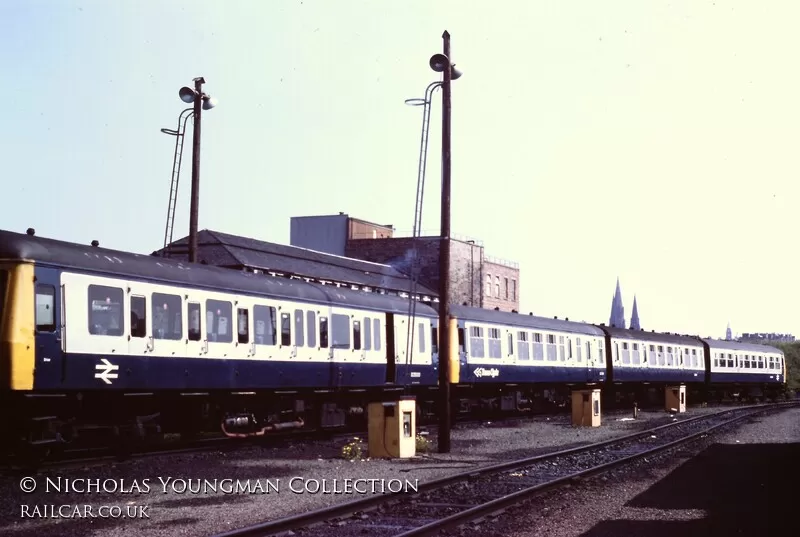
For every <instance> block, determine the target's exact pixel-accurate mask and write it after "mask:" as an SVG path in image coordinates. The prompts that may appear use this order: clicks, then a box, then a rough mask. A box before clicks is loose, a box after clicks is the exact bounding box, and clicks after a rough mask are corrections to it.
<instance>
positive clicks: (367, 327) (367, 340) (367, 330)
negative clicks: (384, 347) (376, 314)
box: [364, 317, 372, 351]
mask: <svg viewBox="0 0 800 537" xmlns="http://www.w3.org/2000/svg"><path fill="white" fill-rule="evenodd" d="M364 350H365V351H369V350H372V323H371V322H370V318H369V317H364Z"/></svg>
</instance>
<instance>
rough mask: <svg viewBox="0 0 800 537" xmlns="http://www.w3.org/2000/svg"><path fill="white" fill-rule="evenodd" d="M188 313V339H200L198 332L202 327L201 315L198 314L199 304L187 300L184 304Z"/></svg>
mask: <svg viewBox="0 0 800 537" xmlns="http://www.w3.org/2000/svg"><path fill="white" fill-rule="evenodd" d="M186 308H187V310H188V315H189V319H188V320H189V341H200V334H202V333H203V328H202V327H201V326H200V320H201V319H202V315H201V314H200V304H198V303H197V302H189V304H187V306H186Z"/></svg>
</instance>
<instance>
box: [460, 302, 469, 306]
mask: <svg viewBox="0 0 800 537" xmlns="http://www.w3.org/2000/svg"><path fill="white" fill-rule="evenodd" d="M461 305H462V306H468V305H469V304H467V303H466V302H462V303H461Z"/></svg>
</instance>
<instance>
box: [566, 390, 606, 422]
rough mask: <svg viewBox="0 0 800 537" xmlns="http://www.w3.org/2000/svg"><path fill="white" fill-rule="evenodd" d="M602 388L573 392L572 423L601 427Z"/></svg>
mask: <svg viewBox="0 0 800 537" xmlns="http://www.w3.org/2000/svg"><path fill="white" fill-rule="evenodd" d="M601 418H602V416H601V414H600V390H574V391H573V392H572V425H574V426H576V427H600V422H601Z"/></svg>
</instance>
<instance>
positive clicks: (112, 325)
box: [88, 285, 125, 336]
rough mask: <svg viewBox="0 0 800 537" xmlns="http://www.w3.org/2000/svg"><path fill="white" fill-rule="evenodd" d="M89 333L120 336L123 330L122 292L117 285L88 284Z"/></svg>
mask: <svg viewBox="0 0 800 537" xmlns="http://www.w3.org/2000/svg"><path fill="white" fill-rule="evenodd" d="M88 295H89V333H90V334H92V335H95V336H121V335H122V334H123V333H124V331H125V326H124V325H125V323H124V322H123V319H122V314H123V310H124V308H123V307H122V301H123V300H124V293H123V292H122V289H120V288H118V287H107V286H105V285H90V286H89V289H88Z"/></svg>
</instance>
